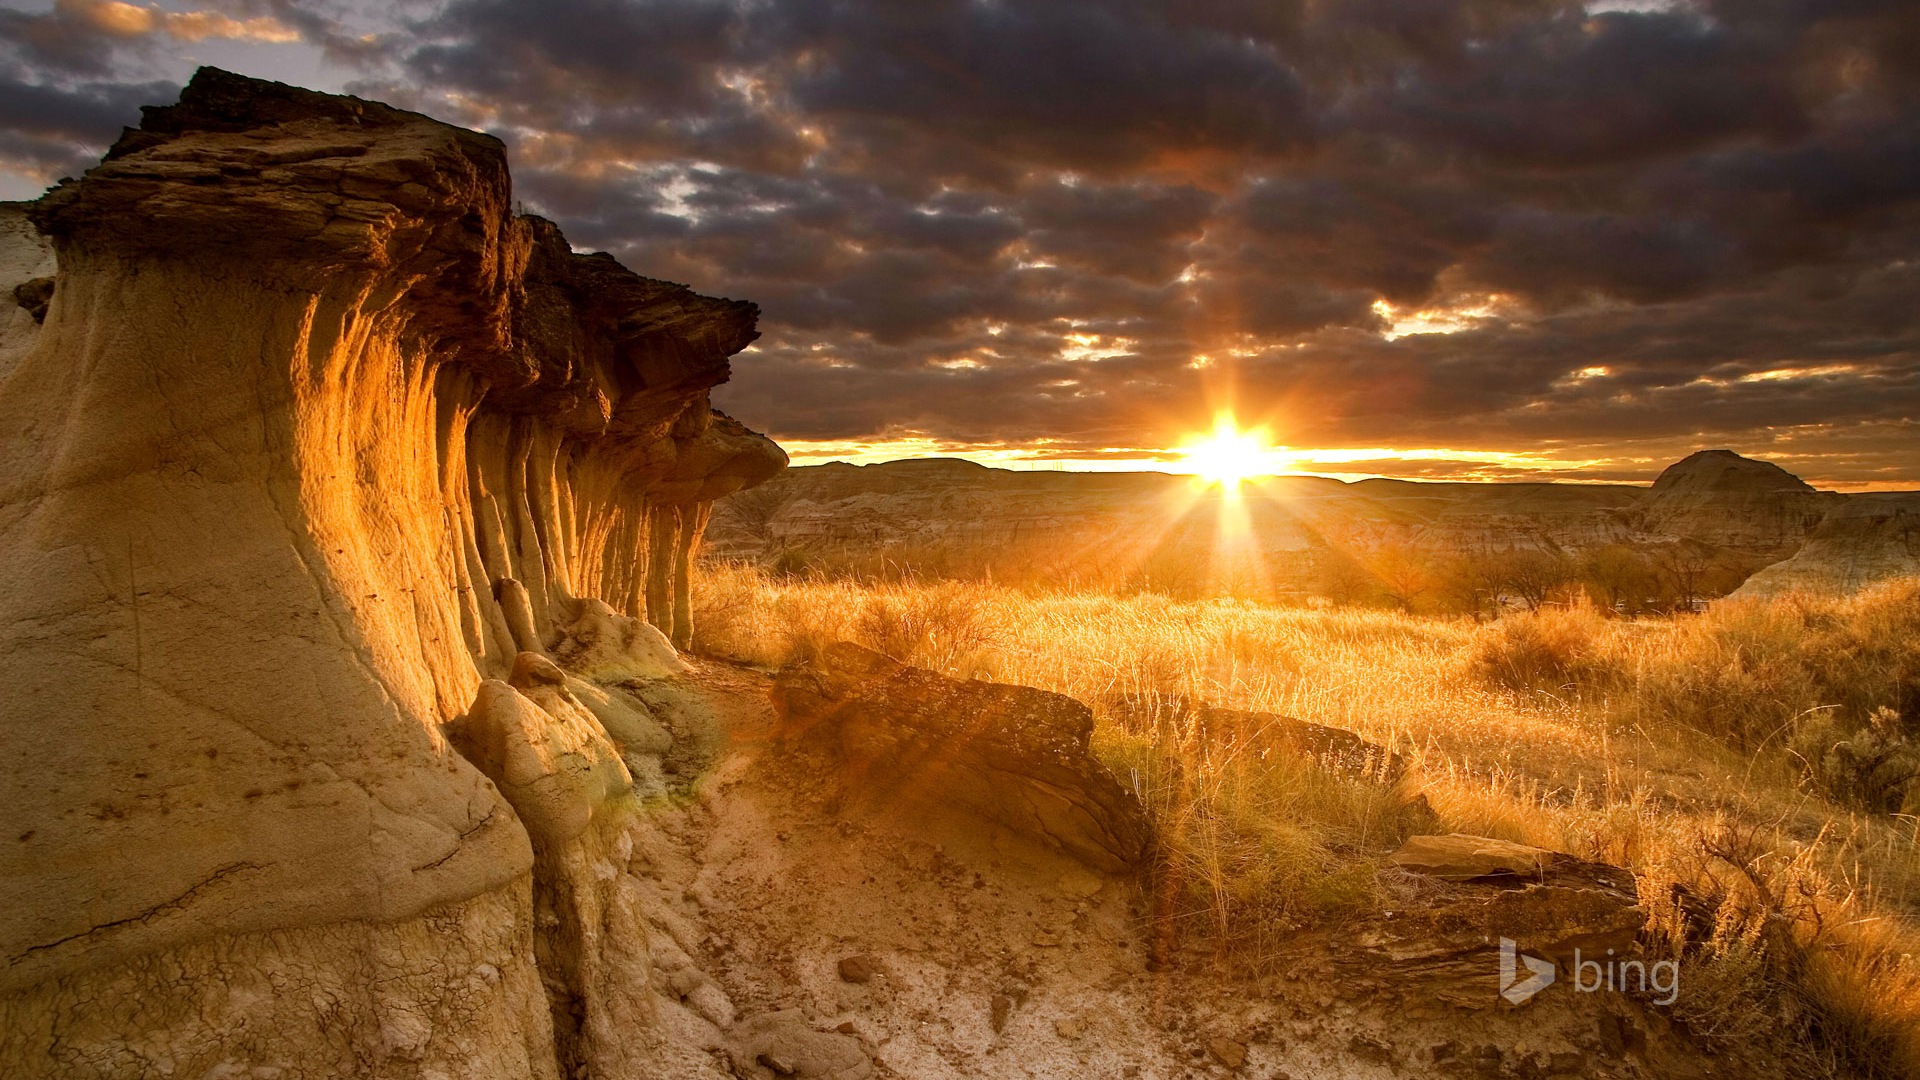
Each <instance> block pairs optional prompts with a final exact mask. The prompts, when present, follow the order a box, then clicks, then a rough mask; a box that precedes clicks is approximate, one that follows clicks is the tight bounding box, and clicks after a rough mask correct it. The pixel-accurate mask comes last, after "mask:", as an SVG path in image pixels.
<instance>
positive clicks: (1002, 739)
mask: <svg viewBox="0 0 1920 1080" xmlns="http://www.w3.org/2000/svg"><path fill="white" fill-rule="evenodd" d="M774 705H775V708H776V709H777V710H778V712H779V715H780V719H781V725H782V730H783V733H784V735H785V737H787V738H788V739H790V740H794V741H797V742H800V743H803V744H807V745H811V746H813V747H816V748H819V749H821V750H824V751H826V752H827V753H829V754H830V755H832V756H833V757H835V758H837V759H838V760H839V762H840V763H841V770H842V778H843V782H844V783H847V784H848V785H849V786H850V787H851V788H852V789H854V790H856V791H859V792H861V793H863V794H865V795H869V796H875V797H880V798H930V799H935V800H937V801H939V802H941V803H945V804H948V805H951V806H956V807H959V808H962V809H964V810H967V811H970V812H972V813H974V814H977V815H979V816H981V817H984V818H987V819H989V820H991V821H995V822H998V823H1000V824H1002V825H1005V826H1007V827H1009V828H1012V829H1014V830H1016V831H1018V832H1021V833H1023V834H1026V835H1028V836H1031V837H1033V838H1035V839H1038V840H1041V841H1043V842H1045V843H1047V844H1049V845H1051V846H1053V847H1055V848H1057V849H1059V850H1061V851H1064V852H1066V853H1067V854H1069V855H1072V856H1073V857H1075V858H1077V859H1079V860H1081V861H1082V862H1084V863H1086V864H1087V865H1088V866H1090V867H1093V868H1095V869H1098V870H1102V871H1106V872H1121V871H1125V870H1129V869H1132V868H1134V867H1137V866H1139V865H1140V863H1141V861H1142V860H1143V859H1144V858H1145V857H1146V855H1147V852H1148V849H1149V846H1150V843H1151V837H1152V832H1151V828H1150V826H1149V825H1148V823H1147V818H1146V813H1145V810H1144V809H1143V808H1142V807H1141V805H1140V802H1139V800H1138V799H1136V798H1135V797H1134V796H1133V794H1132V793H1131V792H1129V791H1127V790H1126V789H1125V788H1123V787H1121V786H1120V783H1119V781H1117V780H1116V779H1114V776H1113V774H1112V773H1111V772H1109V771H1108V770H1107V768H1106V766H1105V765H1103V764H1101V763H1100V761H1099V760H1098V759H1096V758H1095V757H1094V756H1093V754H1092V752H1091V750H1090V749H1089V745H1088V744H1089V740H1090V738H1091V736H1092V734H1093V714H1092V712H1090V711H1089V710H1088V709H1087V707H1086V706H1085V705H1083V704H1081V703H1080V702H1078V701H1075V700H1074V699H1072V698H1070V697H1066V696H1064V695H1061V694H1055V693H1050V692H1048V691H1045V690H1035V689H1033V688H1031V687H1026V686H1007V685H1003V684H1000V683H989V682H982V681H979V680H977V679H968V680H961V679H951V678H948V677H946V676H944V675H940V674H937V673H935V672H931V671H925V670H922V669H920V668H914V667H908V666H907V665H905V664H902V663H900V662H898V661H896V660H893V659H890V658H888V657H886V656H882V655H881V654H879V653H877V652H874V651H872V650H870V649H865V648H861V647H860V646H858V645H853V644H849V643H845V642H842V643H840V644H836V645H832V646H829V647H828V648H827V649H826V650H824V651H823V652H822V653H821V655H820V656H819V657H818V658H817V659H815V660H813V661H811V662H808V663H804V664H800V665H798V666H795V667H791V668H789V669H787V670H786V671H783V672H781V674H780V676H779V678H778V679H777V680H775V683H774Z"/></svg>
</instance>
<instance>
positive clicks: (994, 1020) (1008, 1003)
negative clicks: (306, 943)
mask: <svg viewBox="0 0 1920 1080" xmlns="http://www.w3.org/2000/svg"><path fill="white" fill-rule="evenodd" d="M987 1009H988V1020H987V1022H988V1023H990V1024H992V1025H993V1032H994V1034H996V1035H998V1034H999V1033H1000V1032H1002V1031H1004V1030H1006V1027H1007V1021H1008V1020H1011V1019H1012V1018H1013V999H1012V998H1010V997H1008V996H1007V995H1005V994H995V995H993V1000H992V1001H991V1002H989V1003H988V1005H987Z"/></svg>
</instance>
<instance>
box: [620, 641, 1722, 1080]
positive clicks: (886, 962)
mask: <svg viewBox="0 0 1920 1080" xmlns="http://www.w3.org/2000/svg"><path fill="white" fill-rule="evenodd" d="M768 684H769V678H768V677H767V676H766V675H764V674H761V673H758V672H754V671H750V670H746V669H741V668H735V667H730V666H726V665H722V664H716V663H711V662H701V663H699V664H698V665H697V669H696V671H695V673H694V674H693V676H692V677H691V678H690V680H689V685H690V687H691V688H692V689H693V690H694V691H695V692H696V693H697V696H698V699H699V701H700V702H702V703H703V704H704V706H705V707H706V708H709V709H711V710H712V712H713V714H714V716H713V719H714V720H716V721H717V722H718V724H719V725H720V727H721V729H722V730H723V731H724V732H725V733H726V736H725V740H724V744H723V746H722V747H721V748H720V749H719V751H718V754H717V757H716V760H715V761H714V762H713V765H712V768H711V771H709V772H708V773H707V774H706V775H704V776H703V777H702V778H701V779H700V780H699V781H698V782H697V783H695V784H694V785H693V787H692V789H691V792H690V793H689V794H688V795H687V796H686V797H685V798H683V799H680V800H676V801H675V802H673V803H672V804H670V805H664V806H659V807H657V808H656V809H655V810H654V811H653V812H652V813H651V814H650V816H649V818H648V821H647V823H646V824H645V825H644V826H643V827H642V828H641V830H640V832H639V835H638V838H637V843H636V850H635V855H634V864H633V871H634V873H635V874H636V875H637V876H638V877H639V878H640V879H641V880H642V881H643V882H645V883H646V890H647V893H648V898H647V904H646V910H647V915H648V918H649V919H650V920H651V922H652V924H653V929H654V931H655V933H654V934H653V938H654V945H653V950H654V959H655V966H656V976H655V978H656V981H657V982H658V983H660V985H661V988H662V990H663V993H664V995H665V996H666V997H667V999H668V1000H669V1001H670V1002H672V1001H677V1002H678V1003H679V1004H678V1005H677V1006H676V1005H673V1004H669V1005H668V1007H667V1009H666V1010H665V1011H666V1012H668V1013H670V1014H671V1015H669V1016H666V1017H664V1018H663V1019H664V1020H665V1024H666V1029H667V1031H668V1032H669V1038H671V1039H672V1040H673V1041H674V1042H675V1043H676V1044H678V1045H679V1046H681V1047H683V1048H686V1047H700V1048H703V1053H704V1054H705V1055H706V1056H705V1057H704V1058H701V1057H699V1056H698V1055H692V1054H691V1053H690V1052H689V1056H688V1057H687V1058H686V1060H685V1067H686V1068H688V1069H689V1070H690V1073H689V1075H692V1074H693V1073H692V1072H691V1070H695V1069H697V1070H698V1071H699V1072H700V1073H702V1074H709V1075H720V1076H725V1075H729V1072H728V1069H729V1066H732V1067H733V1068H734V1069H735V1070H736V1071H737V1072H739V1073H740V1074H743V1075H750V1076H769V1077H771V1076H777V1075H782V1074H781V1073H778V1072H774V1071H771V1070H769V1069H767V1068H766V1065H767V1064H769V1063H771V1064H773V1065H779V1066H785V1067H796V1068H797V1072H796V1073H795V1075H810V1074H811V1075H824V1076H839V1077H846V1078H848V1080H851V1078H854V1077H859V1076H867V1075H871V1076H876V1077H912V1078H922V1077H995V1078H998V1077H1009V1078H1011V1077H1028V1078H1048V1080H1053V1078H1059V1080H1067V1078H1082V1077H1122V1078H1126V1077H1134V1078H1140V1080H1172V1078H1177V1077H1205V1076H1221V1077H1224V1076H1252V1077H1261V1078H1274V1080H1279V1078H1293V1080H1308V1078H1322V1077H1324V1078H1341V1080H1344V1078H1352V1080H1362V1078H1368V1080H1370V1078H1384V1077H1406V1076H1449V1075H1458V1076H1489V1077H1545V1076H1581V1077H1595V1078H1605V1077H1652V1076H1659V1077H1685V1076H1702V1077H1705V1076H1715V1075H1726V1076H1744V1075H1749V1073H1748V1072H1747V1071H1746V1070H1742V1069H1737V1068H1734V1067H1732V1066H1731V1065H1721V1066H1719V1067H1718V1068H1716V1067H1715V1063H1714V1062H1712V1061H1711V1060H1710V1059H1704V1058H1701V1057H1699V1056H1698V1055H1697V1054H1693V1053H1690V1052H1681V1053H1675V1052H1674V1051H1673V1050H1672V1049H1667V1047H1669V1045H1670V1044H1672V1043H1673V1042H1674V1040H1673V1039H1672V1038H1670V1037H1669V1036H1667V1034H1666V1033H1665V1032H1664V1030H1663V1028H1662V1025H1661V1022H1660V1021H1659V1019H1658V1018H1657V1017H1654V1016H1650V1015H1648V1014H1647V1013H1646V1011H1645V1010H1643V1009H1641V1008H1640V1007H1639V1006H1638V1005H1637V1004H1636V1003H1634V1002H1630V1001H1627V1000H1625V999H1624V998H1619V997H1616V996H1614V995H1584V996H1576V995H1571V994H1559V995H1542V997H1541V998H1540V999H1537V1000H1536V1001H1535V1002H1534V1003H1532V1004H1530V1005H1528V1006H1527V1007H1525V1008H1521V1009H1514V1008H1511V1007H1507V1006H1504V1005H1499V1004H1498V1002H1497V998H1496V996H1495V993H1494V990H1495V975H1494V972H1493V971H1492V970H1491V969H1490V970H1489V972H1488V977H1487V983H1486V988H1485V996H1486V998H1487V999H1488V1005H1487V1007H1485V1008H1471V1009H1469V1008H1460V1007H1458V1006H1456V1005H1452V1004H1448V1003H1445V1002H1443V1001H1441V1000H1438V999H1436V997H1435V996H1434V994H1433V993H1432V989H1433V988H1432V987H1429V986H1423V985H1416V984H1409V983H1406V982H1404V980H1400V981H1397V980H1396V979H1395V977H1394V975H1393V973H1392V972H1384V971H1380V970H1368V969H1367V968H1365V967H1364V966H1362V967H1356V966H1355V965H1354V964H1353V963H1352V962H1351V958H1349V957H1343V956H1342V954H1341V953H1340V951H1339V950H1338V949H1337V947H1333V946H1330V945H1329V943H1328V941H1327V939H1325V938H1324V937H1321V938H1313V939H1309V938H1306V937H1303V939H1302V941H1301V943H1300V953H1299V956H1298V957H1297V958H1294V959H1293V960H1291V961H1290V962H1288V963H1286V964H1284V965H1283V970H1282V971H1281V973H1280V974H1278V975H1274V976H1271V977H1268V978H1265V979H1262V980H1258V981H1246V980H1234V979H1227V978H1224V977H1222V976H1221V975H1220V974H1219V972H1218V970H1217V969H1216V968H1215V967H1214V965H1213V964H1212V962H1211V959H1210V958H1209V957H1207V956H1205V955H1201V954H1198V953H1195V952H1191V951H1176V952H1175V953H1174V955H1173V956H1172V957H1171V958H1170V959H1169V960H1168V961H1167V962H1165V963H1150V961H1149V957H1150V955H1151V954H1152V953H1153V950H1152V949H1150V948H1149V942H1148V936H1149V934H1150V933H1151V930H1150V921H1149V920H1148V919H1147V918H1146V916H1145V913H1146V910H1147V904H1146V901H1145V898H1144V896H1143V895H1142V891H1141V888H1140V886H1139V884H1138V883H1137V882H1133V881H1123V880H1112V879H1105V878H1101V877H1098V876H1095V875H1093V874H1092V873H1090V872H1089V871H1087V870H1085V869H1084V868H1082V867H1081V866H1080V865H1079V864H1078V863H1076V862H1074V861H1072V860H1070V859H1067V858H1065V857H1064V856H1060V855H1057V854H1054V853H1052V852H1050V851H1047V850H1044V849H1041V848H1038V847H1036V846H1034V845H1032V844H1029V843H1026V842H1024V841H1023V840H1022V839H1021V838H1020V837H1017V836H1014V835H1011V834H1009V833H1007V832H1006V831H1005V830H1002V829H999V828H997V827H995V826H992V825H989V824H987V823H985V822H982V821H980V820H978V819H975V818H971V817H962V816H959V815H957V814H946V813H943V812H940V811H937V810H936V811H931V812H929V811H911V812H909V811H906V810H905V809H903V808H901V807H889V806H884V805H872V804H870V803H867V802H863V801H862V800H861V799H860V798H859V797H858V793H852V794H851V795H850V794H849V793H847V792H844V791H842V790H841V789H840V786H839V784H838V783H837V782H836V780H835V778H834V777H833V776H832V775H831V772H830V770H829V769H828V768H826V767H825V766H824V765H823V764H822V763H819V762H813V761H809V760H807V759H805V758H804V757H799V756H796V755H795V754H793V753H792V752H791V751H789V750H788V749H787V748H784V747H781V746H779V744H778V743H776V742H775V741H773V715H772V711H771V708H770V706H769V705H768V699H767V688H768ZM1150 968H1152V969H1156V970H1150ZM1453 989H1455V990H1456V991H1457V990H1458V989H1459V988H1458V987H1454V988H1453ZM1496 1005H1498V1007H1495V1006H1496ZM770 1025H771V1026H773V1027H779V1026H781V1025H785V1026H786V1028H787V1029H788V1030H789V1031H792V1032H808V1033H825V1034H827V1035H831V1036H836V1037H837V1039H836V1040H833V1041H830V1042H828V1043H822V1044H821V1049H822V1053H823V1054H824V1055H825V1056H826V1057H827V1058H832V1057H833V1054H834V1053H836V1052H843V1051H847V1050H849V1049H850V1048H852V1047H854V1046H856V1045H857V1048H858V1050H859V1051H860V1053H861V1056H863V1057H864V1058H865V1062H859V1061H855V1060H854V1059H853V1058H852V1057H846V1058H842V1059H835V1060H837V1061H840V1062H841V1063H840V1064H826V1065H815V1066H811V1067H803V1066H802V1065H801V1064H800V1063H797V1062H796V1061H792V1060H787V1059H786V1057H783V1056H782V1054H781V1053H778V1052H776V1053H772V1054H770V1055H769V1056H766V1057H760V1058H756V1056H755V1050H756V1047H757V1046H758V1045H759V1044H756V1043H753V1040H752V1037H751V1033H753V1032H756V1031H764V1030H766V1029H767V1028H768V1027H769V1026H770ZM743 1032H744V1033H747V1034H746V1035H743V1034H742V1033H743ZM1650 1034H1651V1042H1652V1046H1653V1048H1652V1049H1651V1050H1649V1049H1648V1048H1647V1044H1648V1042H1649V1038H1650ZM803 1041H804V1040H803ZM787 1056H788V1057H790V1056H791V1055H787ZM802 1056H804V1055H802ZM815 1056H816V1057H820V1055H815ZM866 1062H870V1063H871V1064H870V1065H868V1064H866ZM810 1070H811V1071H810Z"/></svg>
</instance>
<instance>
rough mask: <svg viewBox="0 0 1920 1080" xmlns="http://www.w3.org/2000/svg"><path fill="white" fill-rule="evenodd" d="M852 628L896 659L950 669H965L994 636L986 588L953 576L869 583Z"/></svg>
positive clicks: (866, 642)
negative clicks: (924, 581) (926, 580)
mask: <svg viewBox="0 0 1920 1080" xmlns="http://www.w3.org/2000/svg"><path fill="white" fill-rule="evenodd" d="M854 632H855V635H856V640H858V641H859V642H860V643H861V644H863V645H865V646H867V647H868V648H870V649H873V650H875V651H876V652H882V653H885V654H887V655H888V656H891V657H893V658H894V659H895V660H899V661H901V662H902V663H908V664H914V665H916V666H919V667H924V668H929V669H931V670H933V671H944V672H949V673H956V674H958V673H969V674H970V673H971V670H970V668H969V667H968V665H969V663H970V662H971V661H972V660H973V659H974V658H975V657H976V656H977V655H978V654H979V653H980V651H981V650H983V649H985V648H986V647H988V646H989V645H991V644H993V641H994V638H995V628H994V626H993V622H992V616H991V614H990V613H989V612H988V610H987V593H986V591H985V590H983V589H982V588H981V587H980V586H978V585H973V584H966V583H962V582H958V581H942V582H936V583H934V584H930V585H925V586H915V585H913V584H911V583H909V584H908V585H906V586H904V587H901V586H895V587H891V588H880V589H874V590H872V591H871V592H870V594H869V595H868V596H867V598H866V602H865V604H864V605H863V606H862V608H861V611H860V617H859V618H858V619H857V620H856V621H855V623H854Z"/></svg>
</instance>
